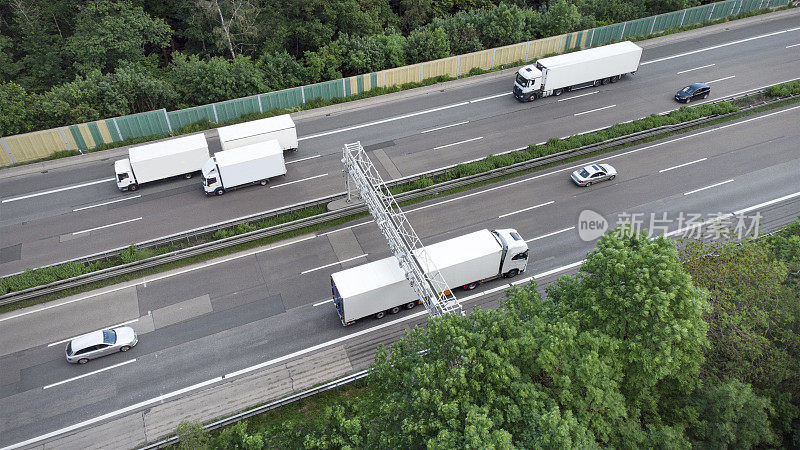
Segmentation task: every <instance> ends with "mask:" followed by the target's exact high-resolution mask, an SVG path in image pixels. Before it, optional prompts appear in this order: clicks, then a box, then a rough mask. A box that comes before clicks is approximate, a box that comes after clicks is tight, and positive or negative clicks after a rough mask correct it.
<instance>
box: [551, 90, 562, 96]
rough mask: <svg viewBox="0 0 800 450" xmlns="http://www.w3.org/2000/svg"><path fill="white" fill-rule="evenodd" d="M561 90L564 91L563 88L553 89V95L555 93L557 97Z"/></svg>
mask: <svg viewBox="0 0 800 450" xmlns="http://www.w3.org/2000/svg"><path fill="white" fill-rule="evenodd" d="M562 92H564V90H563V89H556V90H555V91H553V95H555V96H556V97H558V96H559V95H561V93H562Z"/></svg>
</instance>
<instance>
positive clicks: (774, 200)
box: [733, 192, 800, 216]
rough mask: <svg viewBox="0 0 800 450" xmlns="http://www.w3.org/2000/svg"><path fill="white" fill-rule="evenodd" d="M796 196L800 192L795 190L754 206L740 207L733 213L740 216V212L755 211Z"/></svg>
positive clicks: (798, 195)
mask: <svg viewBox="0 0 800 450" xmlns="http://www.w3.org/2000/svg"><path fill="white" fill-rule="evenodd" d="M795 197H800V192H795V193H794V194H788V195H784V196H783V197H779V198H774V199H772V200H767V201H765V202H763V203H759V204H757V205H753V206H748V207H747V208H744V209H740V210H738V211H734V212H733V213H734V214H735V215H737V216H738V215H740V214H744V213H747V212H750V211H754V210H756V209H760V208H763V207H765V206H770V205H774V204H775V203H780V202H782V201H784V200H790V199H793V198H795Z"/></svg>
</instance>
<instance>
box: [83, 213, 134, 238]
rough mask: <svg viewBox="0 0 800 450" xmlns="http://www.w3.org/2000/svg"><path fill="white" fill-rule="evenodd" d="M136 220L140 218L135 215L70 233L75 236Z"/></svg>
mask: <svg viewBox="0 0 800 450" xmlns="http://www.w3.org/2000/svg"><path fill="white" fill-rule="evenodd" d="M137 220H142V218H141V217H137V218H135V219H128V220H123V221H122V222H117V223H110V224H108V225H103V226H100V227H95V228H89V229H88V230H81V231H76V232H74V233H72V235H73V236H75V235H78V234H83V233H90V232H92V231H97V230H102V229H103V228H108V227H113V226H117V225H122V224H126V223H131V222H136V221H137Z"/></svg>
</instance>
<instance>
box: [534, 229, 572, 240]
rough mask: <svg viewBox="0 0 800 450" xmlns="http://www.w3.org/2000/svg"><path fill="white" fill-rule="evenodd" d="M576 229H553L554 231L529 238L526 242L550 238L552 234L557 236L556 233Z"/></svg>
mask: <svg viewBox="0 0 800 450" xmlns="http://www.w3.org/2000/svg"><path fill="white" fill-rule="evenodd" d="M574 229H575V227H569V228H564V229H563V230H558V231H553V232H552V233H547V234H543V235H541V236H538V237H535V238H533V239H528V240H527V241H525V242H533V241H538V240H539V239H544V238H549V237H550V236H555V235H557V234H560V233H563V232H565V231H569V230H574Z"/></svg>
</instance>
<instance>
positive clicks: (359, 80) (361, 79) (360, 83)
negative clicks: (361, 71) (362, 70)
mask: <svg viewBox="0 0 800 450" xmlns="http://www.w3.org/2000/svg"><path fill="white" fill-rule="evenodd" d="M356 86H358V93H359V94H360V93H362V92H364V75H359V76H358V78H356ZM347 87H348V91H349V90H350V89H349V88H350V84H349V83H348V84H347ZM347 95H350V92H348V93H347Z"/></svg>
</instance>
